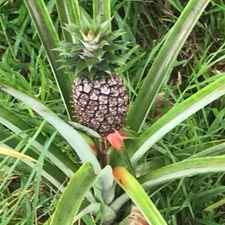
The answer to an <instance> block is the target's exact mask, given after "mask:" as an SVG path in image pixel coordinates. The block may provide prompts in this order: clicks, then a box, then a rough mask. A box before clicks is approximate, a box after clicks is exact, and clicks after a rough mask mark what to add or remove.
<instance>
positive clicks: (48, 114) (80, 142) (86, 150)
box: [0, 85, 100, 172]
mask: <svg viewBox="0 0 225 225" xmlns="http://www.w3.org/2000/svg"><path fill="white" fill-rule="evenodd" d="M0 90H2V91H4V92H6V93H7V94H9V95H12V96H13V97H15V98H16V99H19V100H20V101H22V102H24V103H25V104H26V105H28V106H29V107H30V108H32V109H33V110H34V111H35V112H36V113H38V114H39V115H40V116H42V117H43V118H44V119H45V120H46V121H48V122H49V123H50V124H51V125H52V126H53V127H55V129H56V130H57V131H58V132H59V133H60V134H61V135H62V136H63V137H64V138H65V140H66V141H67V142H68V143H69V144H70V145H71V147H72V148H73V149H74V150H75V152H76V153H77V155H78V156H79V158H80V159H81V161H82V162H86V161H88V162H91V163H92V165H93V167H94V168H95V171H96V172H98V171H99V170H100V164H99V162H98V160H97V159H96V157H95V155H94V153H93V151H92V149H91V148H90V147H89V145H88V144H87V143H86V142H85V140H84V139H83V138H82V136H81V135H80V134H79V133H78V132H77V131H76V130H75V129H73V128H72V127H71V126H70V125H69V124H67V123H66V122H64V121H63V120H62V119H61V118H59V117H58V116H57V115H56V114H55V113H54V112H52V111H51V110H50V109H48V108H47V107H46V106H44V105H43V104H41V103H40V102H39V101H37V100H35V99H34V98H32V97H30V96H28V95H26V94H24V93H22V92H20V91H17V90H15V89H14V88H11V87H9V86H6V85H0Z"/></svg>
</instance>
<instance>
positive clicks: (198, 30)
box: [0, 0, 225, 225]
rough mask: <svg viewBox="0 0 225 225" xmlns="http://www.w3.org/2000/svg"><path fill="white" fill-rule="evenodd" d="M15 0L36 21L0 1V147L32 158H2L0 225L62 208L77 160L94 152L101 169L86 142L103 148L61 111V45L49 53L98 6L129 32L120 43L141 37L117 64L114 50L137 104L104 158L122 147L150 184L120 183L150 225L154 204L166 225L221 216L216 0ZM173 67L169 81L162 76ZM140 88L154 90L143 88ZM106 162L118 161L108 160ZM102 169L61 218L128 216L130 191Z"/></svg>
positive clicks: (66, 77)
mask: <svg viewBox="0 0 225 225" xmlns="http://www.w3.org/2000/svg"><path fill="white" fill-rule="evenodd" d="M24 2H25V3H26V7H27V9H28V11H29V14H30V15H31V17H32V18H33V22H34V24H35V25H36V28H35V27H33V25H32V24H31V20H30V15H28V13H27V12H28V11H27V10H26V8H25V6H24V5H23V4H22V2H21V1H19V0H14V1H7V0H4V1H0V37H1V38H0V55H1V62H0V82H1V87H2V90H4V93H3V92H2V91H1V93H0V124H1V125H0V127H1V134H0V145H1V146H6V147H10V148H13V149H15V150H16V151H18V153H19V152H21V154H22V153H23V154H26V155H29V156H30V157H32V158H34V159H35V160H37V162H38V164H37V165H36V166H35V165H34V164H33V163H30V162H26V163H27V164H24V163H20V161H19V160H15V159H12V158H10V157H9V158H3V160H1V161H0V165H1V166H0V181H1V182H2V183H1V185H0V191H1V195H0V206H1V211H0V224H4V225H6V224H16V225H22V224H38V225H39V224H43V223H44V222H45V221H46V220H47V219H48V217H49V215H52V212H53V209H56V210H58V212H62V211H61V210H60V206H58V205H57V204H56V207H54V204H55V201H56V200H55V199H57V194H59V195H60V194H61V193H60V192H63V189H64V184H65V180H66V179H68V178H70V177H72V176H73V174H74V172H75V171H76V170H77V168H78V167H80V161H91V162H92V164H93V166H94V168H95V170H96V171H98V172H100V170H101V169H100V164H103V165H104V162H102V161H101V160H100V162H98V161H97V159H96V158H98V159H99V158H100V159H101V156H100V155H97V157H95V155H94V154H93V152H92V150H93V149H91V148H97V149H99V148H100V147H101V146H102V140H101V139H100V138H99V136H98V134H96V133H95V132H93V131H92V130H90V129H87V128H86V127H82V126H80V125H79V124H76V123H74V124H73V123H71V126H70V125H68V116H67V114H66V113H65V112H66V111H68V112H69V111H70V109H69V107H67V106H68V105H69V96H70V83H71V75H72V74H70V73H68V71H67V70H66V69H61V68H62V63H60V61H59V60H58V52H57V51H54V50H53V49H55V48H57V46H58V43H59V41H61V40H62V39H63V40H66V41H67V42H70V41H73V38H71V35H70V33H69V32H68V31H67V30H66V29H64V27H69V26H71V24H76V25H77V24H80V23H83V21H84V17H82V15H83V14H85V15H87V13H88V14H90V15H93V18H95V19H97V15H98V14H101V15H102V18H101V19H102V21H103V22H104V21H109V18H111V17H113V20H112V30H116V29H119V30H125V31H126V32H125V34H123V35H122V41H123V42H125V43H128V44H129V43H130V42H138V43H139V44H140V45H141V47H138V48H137V49H136V47H134V48H133V49H131V53H132V54H131V53H128V54H126V55H125V54H121V61H120V60H119V57H118V58H117V59H118V60H119V62H120V63H121V65H122V64H124V65H123V68H121V69H120V73H121V74H122V75H124V77H125V80H126V84H127V86H128V88H129V94H130V97H131V98H130V99H131V102H130V104H131V105H133V106H134V108H133V109H131V111H130V114H129V116H128V125H129V126H130V127H131V128H133V130H128V129H127V132H128V136H129V137H128V138H129V140H127V143H126V145H125V148H124V149H123V151H121V152H120V153H119V154H111V155H114V156H115V155H116V156H117V155H120V156H121V158H122V159H123V161H124V163H123V166H124V167H127V169H130V171H131V172H132V173H133V174H132V175H133V176H136V179H137V180H138V181H139V182H140V183H141V184H142V186H144V187H145V188H146V189H147V190H148V191H149V194H148V195H149V196H150V197H151V199H152V202H151V201H149V197H148V196H147V194H146V193H144V191H143V188H142V187H141V185H140V184H138V183H137V181H136V180H135V178H134V177H133V176H131V175H130V174H127V175H126V177H127V178H128V180H130V181H131V184H134V186H132V187H131V188H130V189H129V190H128V189H127V190H126V189H125V192H127V193H128V195H129V196H130V197H131V199H133V200H134V201H135V203H136V205H137V206H138V207H139V208H140V209H141V210H142V212H143V214H144V215H145V217H146V218H147V219H149V221H150V222H152V224H153V225H154V224H157V222H158V221H157V220H160V219H159V218H161V216H159V213H158V211H157V210H156V207H155V206H154V205H153V202H154V203H155V205H156V206H157V208H159V209H160V212H161V213H162V215H163V217H164V218H165V220H166V221H167V223H168V224H171V225H180V224H190V225H195V224H210V225H211V224H224V218H223V216H221V215H222V214H221V210H222V207H221V206H222V204H224V193H225V188H224V182H223V178H224V174H223V173H222V172H223V171H224V165H225V163H224V156H223V154H224V143H223V142H224V131H225V127H224V124H225V110H224V97H222V95H223V94H224V84H223V83H224V77H223V76H222V77H221V75H223V73H224V62H223V61H224V55H225V47H224V34H225V26H224V20H223V17H224V15H225V5H224V2H223V1H212V4H210V5H208V1H194V0H191V1H189V3H188V5H187V6H186V7H185V5H184V4H183V3H182V1H179V0H176V1H175V0H170V1H168V2H167V3H166V4H165V1H161V0H159V1H150V2H146V1H141V2H137V1H128V2H127V1H117V0H115V1H96V0H95V1H93V5H91V4H90V2H89V1H79V4H80V5H79V7H78V1H70V0H68V1H54V0H49V1H32V0H25V1H24ZM109 3H111V5H110V4H109ZM206 5H208V7H207V9H206V13H203V12H202V11H203V9H204V8H205V7H206ZM198 7H199V8H198ZM56 9H57V11H56ZM192 9H196V11H192ZM183 10H184V11H183ZM100 12H101V13H100ZM180 13H181V15H180ZM189 15H191V16H190V17H189ZM200 15H202V17H201V19H200V20H198V19H199V17H200ZM178 17H179V18H178ZM185 21H186V22H187V23H186V22H185ZM197 21H198V22H197ZM184 22H185V23H184ZM59 24H60V25H59ZM105 24H107V23H105ZM195 24H196V26H195V29H193V26H194V25H195ZM173 25H174V26H173ZM171 27H173V28H172V29H171V30H170V28H171ZM178 28H179V29H180V28H182V29H181V30H179V29H178ZM35 29H36V30H35ZM191 31H192V33H191V34H190V32H191ZM37 34H38V36H39V37H40V38H41V40H42V43H43V46H42V45H41V44H40V41H39V38H38V36H37ZM188 36H189V39H187V37H188ZM184 42H185V43H184ZM44 48H45V51H44ZM181 48H182V49H181ZM168 52H169V53H170V54H168ZM46 53H47V58H48V60H49V62H50V67H51V68H50V67H49V65H48V63H47V62H46ZM133 53H135V54H133ZM178 53H179V56H178V57H177V55H178ZM166 62H169V63H168V64H166ZM172 68H174V69H173V73H172V74H171V75H172V76H171V79H167V78H168V76H169V74H170V72H171V71H172ZM51 69H53V75H54V76H52V72H51ZM158 69H159V70H158ZM149 74H152V75H151V76H150V75H149ZM156 74H158V76H155V75H156ZM149 77H151V79H150V78H149ZM165 77H166V78H165ZM153 80H154V81H156V80H157V82H156V83H157V85H155V82H153ZM147 81H148V82H147ZM165 81H167V83H166V82H165ZM3 84H4V85H3ZM5 85H7V86H5ZM153 86H154V87H153ZM12 87H13V88H12ZM143 87H145V88H143ZM149 87H153V89H154V91H148V90H147V89H149ZM153 89H152V90H153ZM159 89H160V90H161V91H162V92H163V94H162V93H160V94H162V95H160V96H163V97H162V98H163V101H166V103H168V104H164V102H163V103H162V104H163V106H162V104H161V102H160V104H159V105H160V106H159V107H158V100H157V98H158V96H157V93H158V92H159ZM146 90H147V91H146ZM5 92H7V93H8V94H6V93H5ZM150 92H151V93H150ZM25 93H26V94H25ZM149 93H150V94H149ZM149 96H150V97H149ZM135 98H136V100H135ZM37 99H38V100H37ZM138 99H139V100H138ZM133 100H135V101H133ZM153 100H155V103H154V104H153ZM144 101H146V102H147V103H146V104H144ZM212 101H214V102H213V103H212ZM63 102H66V103H67V104H65V105H64V104H63ZM138 102H139V103H138ZM143 105H144V106H143ZM164 105H167V107H164ZM173 105H174V106H173ZM206 105H208V106H207V107H205V106H206ZM65 106H66V107H65ZM135 108H136V109H135ZM162 108H163V109H162ZM170 108H171V109H170ZM150 109H151V113H150V114H149V113H148V112H147V111H149V110H150ZM169 109H170V110H169ZM132 110H133V112H132ZM162 111H163V112H166V113H165V114H164V115H162ZM167 111H168V112H167ZM53 112H54V113H53ZM179 116H180V117H179ZM181 118H182V119H181ZM49 124H51V125H53V126H51V125H49ZM72 126H73V127H72ZM133 131H140V132H139V134H138V135H136V134H135V132H133ZM84 133H85V135H84ZM86 135H89V136H90V137H88V138H86ZM90 145H91V146H90ZM73 150H75V151H73ZM94 151H95V149H94ZM109 151H114V150H112V149H110V150H109ZM128 153H129V154H128ZM95 154H96V152H95ZM109 155H110V154H109ZM215 155H216V157H214V156H215ZM212 156H213V157H212ZM200 157H202V158H200ZM137 160H138V164H136V162H137ZM113 161H114V165H117V163H118V164H119V162H118V161H119V159H118V158H117V157H114V159H113ZM131 162H133V165H132V164H131ZM134 162H135V163H134ZM103 165H101V168H103ZM111 171H112V168H111V166H110V165H108V166H107V167H106V169H104V170H101V172H100V175H99V179H97V181H96V183H95V184H94V185H93V192H92V191H91V192H86V193H87V195H86V196H85V198H84V201H83V203H82V204H81V206H80V211H78V208H79V207H77V208H76V212H75V213H74V212H73V213H72V211H71V215H70V216H71V217H70V218H72V217H73V216H74V217H75V214H76V218H74V219H75V220H82V221H83V222H84V223H85V224H91V225H93V224H109V223H112V224H119V221H122V220H123V219H124V218H127V215H128V214H129V208H130V202H129V201H128V200H129V198H128V196H127V194H124V193H123V192H122V190H121V189H120V188H119V187H118V186H117V185H116V184H115V182H114V181H113V180H112V173H111ZM92 172H93V171H92ZM215 173H216V174H215ZM86 175H87V176H88V179H87V180H85V177H84V176H82V175H80V178H79V179H77V180H76V182H78V183H79V184H81V183H82V181H84V182H88V183H89V182H90V183H91V180H92V178H93V179H94V177H95V175H94V174H92V173H90V174H89V173H87V174H86ZM91 175H93V176H91ZM75 176H76V175H75ZM14 177H19V184H18V187H15V186H16V185H15V184H13V185H12V183H11V181H12V180H13V178H14ZM12 186H13V187H14V189H13V190H12ZM156 186H157V187H156ZM77 187H78V188H79V191H82V193H84V192H85V191H86V190H85V189H81V188H80V185H76V187H75V188H72V189H71V190H72V191H75V190H76V188H77ZM42 188H44V190H43V189H42ZM65 190H66V189H65ZM64 193H66V191H65V192H64ZM79 193H80V192H79ZM76 196H79V197H81V198H83V197H84V196H83V195H76ZM140 196H141V197H140ZM143 196H144V198H145V200H146V202H145V201H143V199H142V197H143ZM64 197H65V195H64ZM64 197H63V195H62V197H61V199H63V198H64ZM81 198H79V199H76V198H74V199H72V198H71V201H70V202H69V203H71V204H72V205H73V206H78V205H79V204H80V203H81V202H79V204H75V203H76V200H81ZM31 199H32V200H34V201H32V203H31V201H30V200H31ZM145 203H148V204H147V205H145ZM65 206H66V207H69V205H67V204H66V205H65ZM70 209H71V210H72V209H74V208H73V207H70ZM152 209H154V210H152ZM204 209H205V210H204ZM209 212H210V213H209ZM152 218H155V220H154V221H152V220H151V219H152ZM161 221H162V219H161ZM163 223H164V224H165V222H163Z"/></svg>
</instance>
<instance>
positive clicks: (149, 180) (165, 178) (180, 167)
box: [139, 156, 225, 188]
mask: <svg viewBox="0 0 225 225" xmlns="http://www.w3.org/2000/svg"><path fill="white" fill-rule="evenodd" d="M224 171H225V156H217V157H203V158H196V159H189V160H184V161H181V162H177V163H173V164H171V165H168V166H164V167H162V168H159V169H156V170H153V171H150V172H149V173H148V174H146V175H144V176H143V177H140V179H139V180H140V182H141V183H142V184H143V185H144V187H148V188H149V187H153V186H156V185H159V184H162V183H166V182H169V181H173V180H175V179H179V178H183V177H191V176H194V175H199V174H205V173H217V172H224Z"/></svg>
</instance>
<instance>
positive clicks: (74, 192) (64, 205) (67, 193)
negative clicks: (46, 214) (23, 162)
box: [49, 163, 96, 225]
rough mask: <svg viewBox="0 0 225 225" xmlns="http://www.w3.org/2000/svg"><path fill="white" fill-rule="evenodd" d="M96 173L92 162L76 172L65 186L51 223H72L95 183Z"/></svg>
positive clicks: (63, 224)
mask: <svg viewBox="0 0 225 225" xmlns="http://www.w3.org/2000/svg"><path fill="white" fill-rule="evenodd" d="M95 178H96V175H95V172H94V170H93V168H92V166H91V164H89V163H86V164H84V165H83V166H81V168H80V169H79V170H78V171H77V172H76V173H75V174H74V176H73V177H72V178H71V179H70V181H69V183H68V185H67V187H66V188H65V190H64V192H63V194H62V196H61V198H60V200H59V202H58V204H57V205H56V210H55V213H54V215H53V216H52V218H50V223H49V224H50V225H72V224H73V221H74V218H75V216H76V214H77V213H78V210H79V208H80V206H81V203H82V201H83V200H84V198H85V195H86V194H87V192H88V191H89V189H90V188H91V186H92V185H93V183H94V181H95Z"/></svg>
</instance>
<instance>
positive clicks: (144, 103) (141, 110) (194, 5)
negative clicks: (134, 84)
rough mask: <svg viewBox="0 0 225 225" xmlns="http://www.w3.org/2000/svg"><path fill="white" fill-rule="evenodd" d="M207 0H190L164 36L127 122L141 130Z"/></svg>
mask: <svg viewBox="0 0 225 225" xmlns="http://www.w3.org/2000/svg"><path fill="white" fill-rule="evenodd" d="M209 2H210V0H190V1H189V3H188V4H187V6H186V7H185V9H184V10H183V12H182V13H181V15H180V17H179V19H178V20H177V22H176V23H175V25H174V26H173V27H172V28H171V30H170V31H169V33H168V36H167V37H166V39H165V42H164V44H163V46H162V47H161V49H160V51H159V53H158V55H157V57H156V59H155V61H154V62H153V65H152V66H151V68H150V70H149V72H148V74H147V77H146V78H145V80H144V83H143V85H142V87H141V88H140V91H139V93H138V96H137V98H136V100H135V102H134V104H133V106H132V107H131V109H130V112H129V114H128V125H129V126H130V127H131V128H132V129H133V130H135V131H140V130H141V128H142V126H143V124H144V122H145V119H146V117H147V115H148V113H149V111H150V110H151V107H152V105H153V102H154V100H155V98H156V96H157V94H158V92H159V91H160V89H161V88H162V86H163V84H164V83H165V81H166V80H167V78H168V76H169V74H170V73H171V72H172V69H173V67H174V63H175V61H176V58H177V56H178V54H179V52H180V50H181V48H182V47H183V45H184V43H185V41H186V40H187V38H188V36H189V34H190V33H191V31H192V29H193V27H194V26H195V24H196V23H197V21H198V19H199V17H200V16H201V14H202V12H203V11H204V9H205V8H206V6H207V5H208V3H209Z"/></svg>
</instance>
